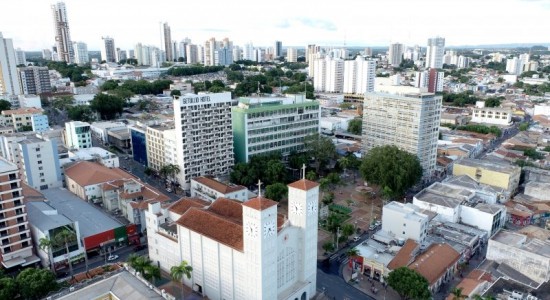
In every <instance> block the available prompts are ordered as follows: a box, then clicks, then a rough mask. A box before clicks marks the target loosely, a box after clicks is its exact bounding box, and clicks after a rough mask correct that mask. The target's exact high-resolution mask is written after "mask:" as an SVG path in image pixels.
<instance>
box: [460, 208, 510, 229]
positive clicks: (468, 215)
mask: <svg viewBox="0 0 550 300" xmlns="http://www.w3.org/2000/svg"><path fill="white" fill-rule="evenodd" d="M460 222H461V223H463V224H466V225H470V226H473V227H475V228H478V229H481V230H485V231H487V232H488V234H489V236H493V235H494V234H495V233H497V232H498V231H499V230H500V229H501V228H503V227H504V225H506V207H505V206H504V205H498V204H486V203H478V204H475V205H472V206H470V205H462V207H461V212H460Z"/></svg>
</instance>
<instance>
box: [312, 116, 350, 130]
mask: <svg viewBox="0 0 550 300" xmlns="http://www.w3.org/2000/svg"><path fill="white" fill-rule="evenodd" d="M353 119H354V118H353V117H345V116H332V117H321V120H320V121H319V125H320V126H321V130H324V131H331V132H334V131H347V130H348V125H349V122H350V121H351V120H353Z"/></svg>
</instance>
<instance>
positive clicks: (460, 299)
mask: <svg viewBox="0 0 550 300" xmlns="http://www.w3.org/2000/svg"><path fill="white" fill-rule="evenodd" d="M451 295H453V300H464V299H466V296H464V295H463V294H462V288H457V287H455V288H453V289H452V290H451Z"/></svg>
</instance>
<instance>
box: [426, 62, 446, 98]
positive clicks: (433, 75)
mask: <svg viewBox="0 0 550 300" xmlns="http://www.w3.org/2000/svg"><path fill="white" fill-rule="evenodd" d="M444 76H445V72H441V71H438V70H437V69H433V68H432V69H430V71H429V72H428V93H437V92H443V77H444Z"/></svg>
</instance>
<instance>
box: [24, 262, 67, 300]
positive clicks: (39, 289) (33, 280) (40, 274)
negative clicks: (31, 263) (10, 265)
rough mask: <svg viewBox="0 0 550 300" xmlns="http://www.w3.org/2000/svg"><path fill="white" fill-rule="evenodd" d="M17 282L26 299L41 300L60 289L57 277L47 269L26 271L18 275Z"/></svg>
mask: <svg viewBox="0 0 550 300" xmlns="http://www.w3.org/2000/svg"><path fill="white" fill-rule="evenodd" d="M16 282H17V285H18V287H19V292H20V293H21V295H22V296H23V298H25V299H40V298H43V297H44V296H46V295H47V294H48V293H49V292H50V291H54V290H56V289H57V288H58V284H57V281H56V280H55V275H54V274H53V273H52V272H51V271H50V270H45V269H34V268H29V269H25V270H23V271H21V273H19V275H17V278H16Z"/></svg>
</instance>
